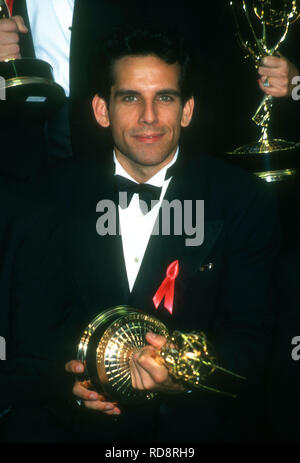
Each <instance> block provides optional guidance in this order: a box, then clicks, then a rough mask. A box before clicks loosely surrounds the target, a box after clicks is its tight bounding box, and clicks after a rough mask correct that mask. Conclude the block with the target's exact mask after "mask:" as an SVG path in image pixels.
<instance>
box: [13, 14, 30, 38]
mask: <svg viewBox="0 0 300 463" xmlns="http://www.w3.org/2000/svg"><path fill="white" fill-rule="evenodd" d="M11 19H12V21H14V22H15V24H16V26H17V30H18V32H21V33H22V34H26V33H27V32H28V28H27V27H26V26H25V23H24V19H23V18H22V16H12V17H11Z"/></svg>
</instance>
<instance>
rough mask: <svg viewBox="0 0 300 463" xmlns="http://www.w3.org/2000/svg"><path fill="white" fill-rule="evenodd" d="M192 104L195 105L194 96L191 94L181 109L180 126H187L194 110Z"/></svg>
mask: <svg viewBox="0 0 300 463" xmlns="http://www.w3.org/2000/svg"><path fill="white" fill-rule="evenodd" d="M194 106H195V100H194V97H193V96H192V97H191V98H190V99H189V100H187V101H186V103H185V105H184V107H183V111H182V116H181V127H187V126H188V125H189V124H190V122H191V120H192V117H193V112H194Z"/></svg>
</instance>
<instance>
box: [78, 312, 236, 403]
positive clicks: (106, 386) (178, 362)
mask: <svg viewBox="0 0 300 463" xmlns="http://www.w3.org/2000/svg"><path fill="white" fill-rule="evenodd" d="M149 331H151V332H153V333H156V334H159V335H162V336H165V337H166V338H167V343H166V344H165V345H164V346H163V348H162V349H161V351H160V352H159V353H158V359H157V361H158V362H159V363H161V362H163V363H164V364H165V366H166V367H167V368H168V370H169V373H170V375H171V376H172V377H173V378H175V379H176V380H178V381H180V382H181V383H182V384H183V385H185V386H186V387H188V388H189V389H195V390H196V389H200V390H205V391H210V392H214V393H217V394H223V395H227V396H230V397H236V396H235V395H234V394H231V393H230V392H223V391H220V390H218V389H215V388H212V387H209V386H207V385H205V384H204V382H205V380H206V379H207V378H208V377H209V376H210V375H211V374H212V373H213V372H214V371H215V370H218V371H222V372H223V373H226V374H230V375H232V376H235V377H237V378H240V379H245V378H243V377H242V376H240V375H237V374H235V373H233V372H231V371H229V370H226V369H225V368H222V367H220V366H218V365H217V364H216V363H215V357H214V356H213V355H212V354H211V352H210V348H209V347H208V342H207V339H206V336H205V334H204V333H203V332H201V331H200V332H191V333H189V334H184V333H181V332H179V331H175V332H174V333H173V334H172V335H170V333H169V331H168V329H167V327H166V326H165V325H164V324H163V323H162V322H160V321H159V320H158V319H157V318H155V317H152V316H151V315H148V314H145V313H143V312H141V311H140V310H137V309H133V308H131V307H128V306H117V307H113V308H111V309H108V310H105V311H104V312H102V313H101V314H100V315H98V316H97V317H95V318H94V320H92V322H91V323H89V325H88V326H87V327H86V329H85V330H84V333H83V334H82V336H81V338H80V342H79V346H78V355H77V359H78V360H80V361H82V362H83V363H84V365H85V372H84V375H80V377H79V379H80V380H81V381H88V382H89V383H90V384H91V387H92V388H93V389H95V390H97V391H98V392H100V393H102V394H104V395H105V397H107V398H108V399H110V400H116V401H117V402H118V403H120V404H126V405H134V404H139V403H143V402H145V401H147V400H151V399H153V398H155V397H156V396H157V393H153V392H149V391H145V392H144V391H138V390H136V389H134V388H133V387H132V385H131V374H130V359H131V357H132V355H133V354H134V353H135V352H137V351H138V350H139V349H141V348H143V347H144V346H145V345H146V344H147V342H146V340H145V335H146V333H147V332H149Z"/></svg>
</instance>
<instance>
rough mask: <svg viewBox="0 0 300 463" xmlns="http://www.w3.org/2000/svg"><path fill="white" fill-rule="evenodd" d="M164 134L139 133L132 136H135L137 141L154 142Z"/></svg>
mask: <svg viewBox="0 0 300 463" xmlns="http://www.w3.org/2000/svg"><path fill="white" fill-rule="evenodd" d="M163 136H164V134H162V133H159V134H140V135H134V138H136V139H137V140H138V141H140V142H142V143H154V142H156V141H159V140H160V139H161V138H162V137H163Z"/></svg>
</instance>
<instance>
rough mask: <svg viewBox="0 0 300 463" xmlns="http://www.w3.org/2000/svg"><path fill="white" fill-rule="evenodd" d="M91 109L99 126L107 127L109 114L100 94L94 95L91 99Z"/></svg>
mask: <svg viewBox="0 0 300 463" xmlns="http://www.w3.org/2000/svg"><path fill="white" fill-rule="evenodd" d="M92 106H93V111H94V115H95V119H96V121H97V122H98V124H99V125H101V127H109V126H110V121H109V115H108V109H107V103H106V101H105V100H103V98H100V96H98V95H95V96H94V98H93V101H92Z"/></svg>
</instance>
